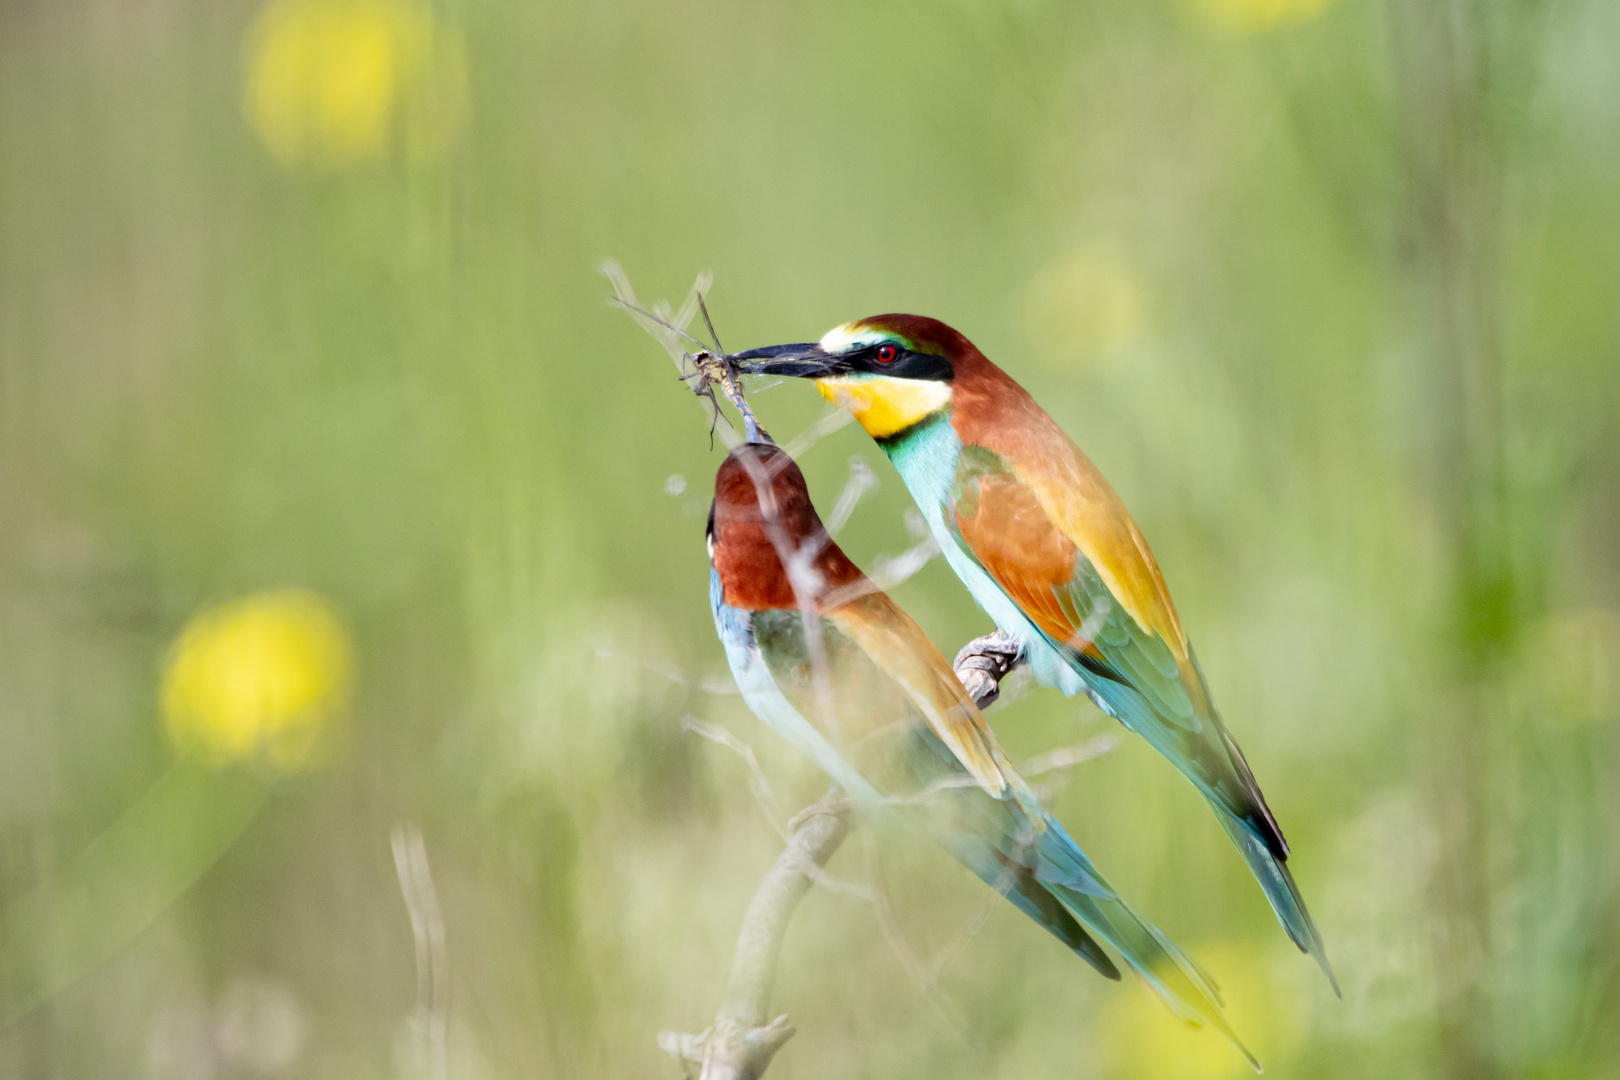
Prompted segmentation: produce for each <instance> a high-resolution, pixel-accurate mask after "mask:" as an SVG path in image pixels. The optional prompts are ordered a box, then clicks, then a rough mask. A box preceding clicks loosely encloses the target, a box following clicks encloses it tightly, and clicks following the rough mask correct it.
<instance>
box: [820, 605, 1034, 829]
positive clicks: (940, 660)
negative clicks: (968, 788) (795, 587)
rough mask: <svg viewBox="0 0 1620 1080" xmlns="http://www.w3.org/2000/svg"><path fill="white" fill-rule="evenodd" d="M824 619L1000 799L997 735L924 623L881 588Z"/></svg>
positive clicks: (1002, 785)
mask: <svg viewBox="0 0 1620 1080" xmlns="http://www.w3.org/2000/svg"><path fill="white" fill-rule="evenodd" d="M826 618H827V619H828V621H829V622H831V623H832V624H833V625H834V626H835V627H837V628H838V630H839V631H840V632H841V633H843V634H844V636H846V637H847V638H848V639H849V640H850V641H852V642H853V643H854V644H855V645H856V646H857V647H859V649H860V650H861V651H862V652H863V653H865V654H866V656H867V657H868V658H869V659H870V660H871V662H872V663H873V664H875V665H876V666H877V668H878V669H879V670H881V671H882V672H883V673H884V674H885V675H887V676H888V677H889V678H890V679H891V680H893V682H894V683H895V684H896V685H898V686H899V687H900V688H901V690H902V691H904V693H905V695H906V698H907V699H908V700H909V701H910V702H911V704H912V706H913V707H914V708H915V709H916V710H917V712H918V713H919V714H921V716H922V717H923V719H924V720H926V721H927V723H928V727H929V729H930V730H932V731H933V733H934V734H935V735H937V736H938V737H939V740H940V741H941V742H942V743H944V744H945V746H946V747H947V748H948V749H949V750H950V752H951V753H952V755H954V756H955V758H956V760H957V761H958V762H960V763H961V765H962V767H963V768H964V769H966V770H967V771H968V772H969V773H970V774H971V775H972V776H973V778H974V780H976V781H978V783H979V786H980V787H982V788H984V790H985V791H986V792H988V793H989V794H990V795H993V796H995V797H997V798H1000V797H1001V796H1002V794H1003V793H1004V792H1005V791H1006V787H1007V782H1006V779H1005V778H1004V777H1003V776H1002V774H1001V768H1000V766H999V765H997V763H996V758H997V753H996V739H995V736H994V735H993V734H991V732H990V728H989V726H988V725H987V724H986V723H985V722H984V715H983V714H982V713H980V712H979V709H978V707H977V706H976V705H974V704H973V699H972V698H971V697H969V696H968V693H967V691H966V689H964V688H963V686H962V682H961V680H960V679H958V678H957V677H956V672H954V671H952V670H951V665H950V664H949V663H948V662H946V660H945V657H944V656H943V655H941V653H940V651H939V649H938V648H937V647H935V645H934V643H933V641H931V640H930V639H929V637H928V635H927V634H925V633H923V631H922V627H920V626H918V625H917V624H916V622H914V621H913V620H912V618H911V616H909V615H907V614H906V613H905V612H904V611H902V610H901V609H900V607H899V606H898V605H897V604H895V602H894V601H892V600H890V599H889V597H888V596H887V595H886V594H884V593H881V592H870V593H867V594H866V595H864V596H858V597H855V598H854V599H852V600H848V601H846V602H844V603H842V604H839V605H838V606H837V607H834V608H833V609H832V610H830V611H829V612H828V613H827V615H826Z"/></svg>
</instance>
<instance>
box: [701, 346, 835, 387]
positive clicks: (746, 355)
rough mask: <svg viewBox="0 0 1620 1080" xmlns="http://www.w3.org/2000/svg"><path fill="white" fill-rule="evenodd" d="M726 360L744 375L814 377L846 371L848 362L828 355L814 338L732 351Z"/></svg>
mask: <svg viewBox="0 0 1620 1080" xmlns="http://www.w3.org/2000/svg"><path fill="white" fill-rule="evenodd" d="M727 359H728V360H733V361H735V362H736V364H737V370H738V371H740V372H742V373H743V374H744V375H788V376H791V377H793V378H796V379H816V378H820V377H821V376H823V375H836V374H838V373H839V372H842V371H847V370H848V365H847V364H845V363H844V361H843V360H841V359H840V358H838V357H837V356H833V355H830V354H829V353H827V352H826V351H824V350H823V349H822V347H821V346H820V345H819V344H817V343H816V342H814V341H809V342H802V343H800V344H797V345H767V346H766V347H765V348H763V349H748V350H746V351H744V352H739V353H732V354H731V355H730V356H729V357H727Z"/></svg>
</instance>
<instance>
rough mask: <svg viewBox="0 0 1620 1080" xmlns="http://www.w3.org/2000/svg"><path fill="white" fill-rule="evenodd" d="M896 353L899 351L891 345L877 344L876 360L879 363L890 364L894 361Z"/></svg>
mask: <svg viewBox="0 0 1620 1080" xmlns="http://www.w3.org/2000/svg"><path fill="white" fill-rule="evenodd" d="M898 355H900V352H899V350H898V349H896V348H895V347H894V346H893V345H879V346H878V351H877V360H878V363H880V364H892V363H894V358H895V357H896V356H898Z"/></svg>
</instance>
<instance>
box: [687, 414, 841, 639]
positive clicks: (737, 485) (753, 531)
mask: <svg viewBox="0 0 1620 1080" xmlns="http://www.w3.org/2000/svg"><path fill="white" fill-rule="evenodd" d="M708 541H709V561H710V562H711V563H712V564H713V565H714V568H715V571H716V572H717V573H718V574H719V575H720V583H721V587H722V588H723V590H724V593H725V598H726V602H727V603H730V604H733V605H735V606H742V607H748V608H751V609H753V610H755V611H762V610H766V609H770V608H796V607H800V606H802V603H801V601H802V602H808V603H814V602H818V601H819V600H820V598H821V597H822V596H823V595H824V594H825V593H826V592H827V590H828V589H830V588H832V587H836V586H839V585H845V584H848V583H849V582H851V581H853V580H856V579H858V578H859V577H860V571H859V570H857V569H856V568H855V566H854V564H853V563H851V562H850V561H849V560H848V559H847V558H845V556H844V553H843V552H842V551H840V550H839V549H838V545H837V544H834V543H833V542H832V540H831V538H830V537H828V535H827V531H826V529H825V528H823V527H822V524H821V518H820V517H819V516H817V514H816V508H815V506H813V505H812V504H811V502H810V491H809V489H808V488H807V487H806V486H805V482H804V474H803V473H802V472H800V471H799V466H798V465H797V464H795V463H794V461H793V459H792V458H791V457H789V456H788V454H787V453H786V452H785V451H783V450H782V449H780V448H779V447H775V446H767V445H764V444H761V443H744V444H743V445H741V446H738V447H737V448H735V449H734V450H732V451H731V453H730V454H728V455H727V456H726V460H725V461H723V462H721V464H720V470H719V472H717V473H716V474H715V478H714V504H713V506H712V507H711V508H710V510H709V530H708ZM795 585H797V591H796V590H795Z"/></svg>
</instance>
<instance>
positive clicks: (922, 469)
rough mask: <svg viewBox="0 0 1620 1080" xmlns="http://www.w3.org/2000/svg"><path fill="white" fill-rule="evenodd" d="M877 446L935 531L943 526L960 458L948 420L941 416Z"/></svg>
mask: <svg viewBox="0 0 1620 1080" xmlns="http://www.w3.org/2000/svg"><path fill="white" fill-rule="evenodd" d="M880 445H881V446H882V447H883V452H884V453H885V454H887V455H888V458H889V460H890V461H892V462H894V467H895V468H896V469H897V470H899V472H900V478H901V479H902V480H904V481H905V483H906V489H907V490H908V491H910V492H911V497H912V498H913V499H915V500H916V502H917V507H918V509H920V510H921V511H922V512H923V516H924V517H925V518H927V519H928V524H929V525H930V526H934V527H935V528H936V531H937V529H938V528H939V527H942V526H943V525H944V524H945V521H944V513H945V508H946V507H947V506H948V505H949V504H951V503H952V502H953V501H954V499H953V496H952V488H953V486H954V485H955V483H956V465H957V462H958V460H960V458H961V456H962V440H961V439H959V438H957V435H956V429H955V428H954V427H952V426H951V421H950V416H949V415H948V414H946V415H942V416H940V417H939V418H938V419H936V420H933V421H930V422H929V423H926V424H922V425H919V426H918V427H915V428H912V429H911V430H909V431H907V432H906V433H905V435H904V436H902V437H900V438H895V439H890V440H887V441H885V442H882V443H880Z"/></svg>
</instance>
